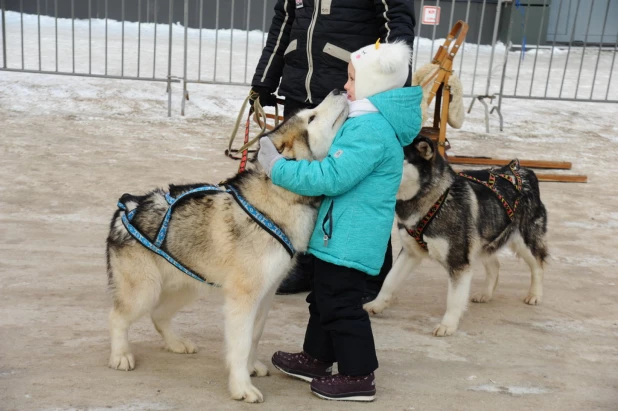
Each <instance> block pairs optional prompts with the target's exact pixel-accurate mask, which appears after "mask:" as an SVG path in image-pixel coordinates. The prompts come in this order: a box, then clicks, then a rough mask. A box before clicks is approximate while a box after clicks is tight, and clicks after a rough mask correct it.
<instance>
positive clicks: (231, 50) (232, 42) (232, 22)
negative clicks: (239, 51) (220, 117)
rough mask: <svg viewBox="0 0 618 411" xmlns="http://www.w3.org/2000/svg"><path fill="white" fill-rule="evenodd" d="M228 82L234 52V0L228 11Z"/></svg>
mask: <svg viewBox="0 0 618 411" xmlns="http://www.w3.org/2000/svg"><path fill="white" fill-rule="evenodd" d="M230 20H231V21H230V80H229V81H230V83H231V82H232V53H233V52H234V0H232V10H231V12H230Z"/></svg>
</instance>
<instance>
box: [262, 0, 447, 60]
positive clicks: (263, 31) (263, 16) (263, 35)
mask: <svg viewBox="0 0 618 411" xmlns="http://www.w3.org/2000/svg"><path fill="white" fill-rule="evenodd" d="M453 1H454V0H453ZM265 38H266V0H264V10H262V49H264V39H265Z"/></svg>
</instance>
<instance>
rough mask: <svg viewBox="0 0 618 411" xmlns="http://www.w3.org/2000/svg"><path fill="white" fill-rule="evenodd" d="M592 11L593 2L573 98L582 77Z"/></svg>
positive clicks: (591, 7)
mask: <svg viewBox="0 0 618 411" xmlns="http://www.w3.org/2000/svg"><path fill="white" fill-rule="evenodd" d="M593 9H594V0H592V3H591V4H590V13H589V14H588V26H586V35H585V36H584V48H583V49H582V59H581V61H580V63H579V73H578V74H577V84H576V85H575V98H577V92H578V91H579V80H580V79H581V76H582V68H583V67H584V56H585V55H586V45H587V44H588V33H589V32H590V21H591V20H592V10H593Z"/></svg>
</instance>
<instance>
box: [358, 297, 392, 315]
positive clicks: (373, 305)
mask: <svg viewBox="0 0 618 411" xmlns="http://www.w3.org/2000/svg"><path fill="white" fill-rule="evenodd" d="M389 302H390V301H389V300H387V299H383V298H379V297H378V298H376V299H375V300H373V301H371V302H368V303H367V304H364V305H363V309H364V310H365V311H367V312H368V313H369V314H371V315H376V314H380V313H381V312H382V311H384V310H385V309H386V307H388V305H389Z"/></svg>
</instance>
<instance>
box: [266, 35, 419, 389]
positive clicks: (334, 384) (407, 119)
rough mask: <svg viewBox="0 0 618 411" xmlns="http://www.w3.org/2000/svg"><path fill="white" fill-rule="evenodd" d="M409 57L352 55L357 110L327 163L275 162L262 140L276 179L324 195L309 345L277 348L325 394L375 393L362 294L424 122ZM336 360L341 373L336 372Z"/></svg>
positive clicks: (283, 362) (369, 52) (401, 51)
mask: <svg viewBox="0 0 618 411" xmlns="http://www.w3.org/2000/svg"><path fill="white" fill-rule="evenodd" d="M410 57H411V50H410V48H409V47H408V46H407V45H406V44H405V43H392V44H383V45H380V44H379V42H378V43H376V44H375V45H371V46H367V47H363V48H362V49H360V50H358V51H357V52H354V53H352V54H351V61H350V64H349V69H348V82H347V83H346V86H345V89H346V91H347V93H348V99H349V101H350V114H349V116H348V120H347V121H346V122H345V123H344V125H343V126H342V127H341V129H340V130H339V132H338V133H337V135H336V136H335V139H334V141H333V144H332V146H331V148H330V151H329V153H328V156H327V157H326V158H325V159H324V160H322V161H312V162H309V161H291V160H286V159H284V158H279V159H277V157H278V156H277V154H276V150H275V151H274V154H272V153H273V150H272V148H273V147H274V146H272V143H271V142H270V140H269V139H268V138H264V139H262V140H263V141H261V144H262V147H261V150H260V153H259V156H258V159H259V161H260V163H261V164H262V165H263V166H264V168H265V169H266V170H267V172H268V171H270V175H271V179H272V181H273V183H274V184H276V185H279V186H281V187H283V188H286V189H288V190H290V191H293V192H295V193H298V194H302V195H307V196H322V195H323V196H325V197H324V200H323V202H322V205H321V207H320V210H319V213H318V218H317V221H316V226H315V229H314V231H313V235H312V237H311V240H310V242H309V247H308V251H307V252H308V253H309V254H312V255H314V256H315V257H316V259H315V267H314V274H313V279H312V280H313V281H312V291H311V293H310V294H309V296H308V297H307V302H308V303H309V312H310V319H309V324H308V326H307V332H306V335H305V343H304V346H303V352H301V353H297V354H291V353H284V352H277V353H275V355H274V356H273V364H274V365H275V366H276V367H277V368H278V369H280V370H282V371H283V372H285V373H287V374H290V375H293V376H296V377H299V378H301V379H305V380H309V381H311V380H313V381H312V384H311V389H312V391H313V392H314V393H315V394H317V395H318V396H320V397H323V398H327V399H339V400H357V401H371V400H373V399H374V398H375V380H374V375H373V371H374V370H375V369H376V368H377V367H378V361H377V358H376V353H375V346H374V342H373V334H372V331H371V323H370V321H369V317H368V315H367V313H366V312H365V311H364V310H363V308H362V303H361V298H362V296H363V293H364V290H365V281H366V274H369V275H377V274H378V273H379V271H380V267H381V266H382V263H383V261H384V255H385V251H386V246H387V242H388V239H389V236H390V233H391V230H392V225H393V220H394V216H395V202H396V199H395V197H396V194H397V190H398V188H399V184H400V182H401V176H402V171H403V149H402V147H403V146H406V145H409V144H410V143H412V140H413V139H414V138H415V137H416V135H417V134H418V132H419V131H420V127H421V112H420V102H421V98H422V90H421V89H420V87H405V88H401V87H402V86H403V85H404V82H405V80H406V78H407V76H408V70H409V61H410ZM269 145H270V146H271V147H268V148H265V146H269ZM269 153H271V154H269ZM334 362H337V363H338V370H339V374H336V375H331V367H332V364H333V363H334Z"/></svg>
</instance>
